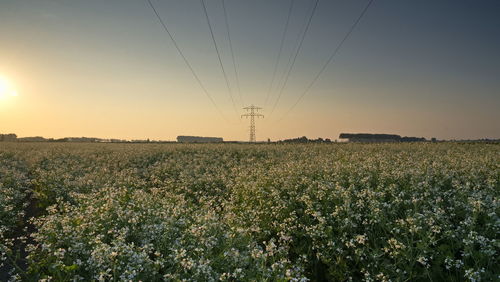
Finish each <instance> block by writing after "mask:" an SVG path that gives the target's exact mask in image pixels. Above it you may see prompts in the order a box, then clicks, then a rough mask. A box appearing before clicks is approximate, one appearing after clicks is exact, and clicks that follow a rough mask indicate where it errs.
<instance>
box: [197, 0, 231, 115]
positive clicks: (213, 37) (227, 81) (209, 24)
mask: <svg viewBox="0 0 500 282" xmlns="http://www.w3.org/2000/svg"><path fill="white" fill-rule="evenodd" d="M200 1H201V4H202V5H203V11H204V12H205V17H206V18H207V24H208V28H209V29H210V35H211V36H212V41H213V43H214V46H215V51H216V52H217V58H219V65H220V68H221V70H222V74H223V75H224V79H225V80H226V86H227V90H228V93H229V97H230V98H231V103H232V104H233V108H234V111H235V112H236V113H238V110H236V104H234V99H233V94H232V91H231V86H230V85H229V79H228V78H227V74H226V70H225V69H224V64H223V63H222V59H221V56H220V52H219V47H217V41H216V40H215V36H214V31H213V29H212V24H211V23H210V18H209V17H208V12H207V7H206V5H205V0H200Z"/></svg>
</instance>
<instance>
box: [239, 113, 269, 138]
mask: <svg viewBox="0 0 500 282" xmlns="http://www.w3.org/2000/svg"><path fill="white" fill-rule="evenodd" d="M243 109H244V110H246V111H247V112H248V111H250V112H249V113H246V114H244V115H241V117H242V118H243V117H246V118H248V117H250V142H255V117H257V118H260V117H262V118H264V115H261V114H259V113H258V111H259V110H261V109H262V108H259V107H256V106H254V105H251V106H250V107H245V108H243Z"/></svg>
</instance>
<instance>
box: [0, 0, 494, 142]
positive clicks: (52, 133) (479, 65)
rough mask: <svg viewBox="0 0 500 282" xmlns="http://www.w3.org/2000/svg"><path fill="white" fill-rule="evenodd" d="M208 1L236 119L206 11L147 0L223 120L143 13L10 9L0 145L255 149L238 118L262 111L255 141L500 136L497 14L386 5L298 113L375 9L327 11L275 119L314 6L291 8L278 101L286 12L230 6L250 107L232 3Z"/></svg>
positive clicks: (51, 3)
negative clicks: (190, 141)
mask: <svg viewBox="0 0 500 282" xmlns="http://www.w3.org/2000/svg"><path fill="white" fill-rule="evenodd" d="M205 2H206V4H207V11H208V16H209V18H210V21H211V23H212V25H213V30H214V37H215V39H216V41H217V44H218V47H219V48H220V52H221V57H222V62H223V65H224V68H225V71H226V73H227V75H228V78H229V83H230V88H231V89H232V95H233V99H234V102H235V104H236V108H237V111H235V109H234V107H233V105H232V102H231V99H230V95H229V94H228V89H227V86H226V83H225V80H224V76H223V75H222V72H221V69H220V67H219V62H218V58H217V54H216V52H215V49H214V46H213V42H212V38H211V35H210V30H209V28H208V25H207V22H206V18H205V14H204V11H203V6H202V4H201V2H200V1H199V0H189V1H185V0H184V1H180V0H178V1H156V0H152V3H153V4H154V5H155V7H156V9H157V11H158V12H159V14H160V15H161V17H162V18H163V20H164V21H165V23H166V24H167V26H168V28H169V30H170V31H171V32H172V34H173V36H174V38H175V40H176V41H177V43H178V44H179V47H180V48H181V50H182V51H183V52H184V54H185V55H186V58H187V59H188V61H189V62H190V63H191V64H192V67H193V69H194V70H195V72H196V73H197V75H198V76H199V78H200V80H201V81H202V83H203V84H204V85H205V87H206V88H207V90H208V92H209V93H210V95H211V96H212V97H213V100H214V101H215V103H216V104H217V106H218V107H219V108H220V110H221V112H222V115H224V117H225V118H223V117H221V114H219V112H218V111H217V109H216V108H215V107H214V106H213V104H212V103H211V101H210V99H209V98H207V96H206V94H205V93H204V92H203V91H202V89H201V88H200V86H199V85H198V84H197V82H196V80H195V79H194V78H193V75H192V73H191V72H190V70H189V68H188V67H187V66H186V64H185V63H184V61H183V60H182V58H181V57H180V56H179V54H178V52H177V50H176V49H175V47H174V45H173V44H172V41H171V40H170V39H169V38H168V35H167V34H166V33H165V31H164V30H163V28H162V26H161V25H160V23H159V22H158V19H157V18H156V17H155V14H154V13H153V11H152V9H151V8H150V7H149V5H148V2H147V1H143V0H139V1H134V0H127V1H125V0H123V1H118V0H109V1H99V0H88V1H63V0H26V1H15V0H3V1H1V2H0V34H1V35H2V38H1V42H2V43H1V44H0V78H3V79H4V80H5V81H7V82H5V83H4V84H5V85H7V84H8V88H9V89H8V90H4V92H5V93H4V94H6V95H0V98H1V99H0V133H16V134H17V135H18V136H20V137H26V136H44V137H46V138H62V137H81V136H86V137H99V138H117V139H146V138H150V139H152V140H153V139H154V140H174V139H175V138H176V136H178V135H197V136H216V137H223V138H224V140H247V139H248V125H249V121H248V120H247V119H241V118H240V115H242V114H244V113H245V111H244V110H243V109H241V108H242V107H244V106H248V105H250V104H254V105H258V106H261V107H263V108H264V109H263V110H262V114H264V115H265V118H264V119H258V120H257V140H259V141H262V140H267V138H270V139H271V140H278V139H287V138H295V137H299V136H307V137H309V138H317V137H322V138H330V139H332V140H334V139H338V135H339V133H341V132H353V133H355V132H358V133H361V132H363V133H391V134H399V135H402V136H417V137H426V138H428V139H430V138H432V137H435V138H438V139H479V138H492V139H497V138H500V123H499V122H498V121H499V120H500V111H499V109H500V95H499V94H500V79H498V74H499V73H500V54H499V51H498V50H500V29H499V28H498V27H499V26H500V2H498V1H493V0H486V1H452V0H448V1H438V2H437V1H430V0H426V1H411V2H410V1H404V2H403V1H396V0H375V1H374V2H373V4H372V5H371V6H370V8H369V9H368V10H367V12H366V14H365V15H364V17H363V18H362V19H361V21H360V22H359V24H358V25H357V27H356V28H355V30H354V31H353V32H352V34H351V36H350V37H349V38H348V39H347V41H346V42H345V43H344V45H343V46H342V48H341V49H340V51H339V53H338V54H337V55H336V56H335V59H334V61H333V62H332V63H331V64H330V65H328V67H327V68H326V70H325V72H324V73H323V74H322V75H321V76H320V77H319V79H318V80H317V82H316V83H315V84H314V85H313V87H312V88H311V90H310V91H309V92H308V93H307V94H306V95H305V96H304V98H303V100H301V102H300V103H299V104H297V106H296V107H295V108H293V110H292V111H290V113H289V114H288V115H285V114H286V113H287V112H288V111H289V110H290V108H291V106H292V105H294V104H295V103H296V101H297V99H298V98H299V96H300V95H301V93H303V91H304V90H305V89H306V88H307V85H308V84H309V83H310V82H311V81H312V80H313V78H314V76H315V75H316V73H317V72H318V71H319V70H320V69H321V67H322V65H323V63H324V62H325V60H327V59H328V57H329V56H330V54H331V52H332V51H333V50H334V49H335V48H336V46H337V45H338V43H339V42H340V41H341V40H342V38H343V37H344V36H345V34H346V33H347V32H348V30H349V28H350V27H351V25H352V24H353V22H354V21H355V20H356V18H357V17H358V16H359V15H360V13H361V11H362V10H363V9H364V7H365V6H366V4H367V3H368V1H367V0H356V1H347V0H342V1H325V0H323V1H319V4H318V8H317V10H316V13H315V14H314V17H313V18H312V21H311V24H310V27H309V29H308V32H307V34H306V36H305V38H304V42H303V45H302V49H301V50H300V52H299V53H298V56H297V60H296V63H295V65H294V67H293V69H292V71H291V74H290V77H289V80H288V83H287V84H286V87H285V88H284V91H283V94H282V96H281V99H280V100H279V103H277V107H276V110H275V111H274V112H273V113H272V114H271V113H270V112H271V109H272V108H273V105H274V103H275V101H276V99H277V97H278V95H279V89H280V87H281V85H282V84H283V82H284V79H283V78H284V74H285V73H286V71H287V64H288V62H289V59H290V56H291V55H293V54H294V48H296V46H297V44H298V42H299V34H300V32H301V30H303V28H304V26H305V24H306V22H307V17H308V15H309V13H310V11H311V8H312V5H313V4H314V3H315V1H314V0H311V1H298V0H296V1H294V8H293V10H292V13H291V17H290V22H289V27H288V32H287V35H286V37H285V41H284V43H285V44H284V47H283V50H282V53H281V58H280V61H279V64H278V69H277V74H276V80H275V83H274V87H273V88H272V91H271V92H270V93H271V96H270V99H269V101H268V102H267V103H266V96H267V93H268V89H269V87H270V83H271V78H272V75H273V70H274V66H275V63H276V60H277V57H278V51H279V47H280V41H281V36H282V33H283V30H284V28H285V22H286V19H287V14H288V9H289V6H290V1H289V0H274V1H264V0H258V1H243V0H234V1H226V2H225V3H226V8H227V16H228V22H229V28H230V36H231V41H232V44H233V49H234V57H235V63H236V69H237V73H238V77H239V82H240V88H241V99H240V93H239V91H238V85H237V80H236V76H235V73H234V69H233V61H232V56H231V53H230V49H229V44H228V43H229V42H228V37H227V30H226V25H225V21H224V13H223V6H222V2H221V1H219V0H217V1H209V0H206V1H205ZM0 86H2V85H0ZM4 88H5V89H7V86H5V87H4ZM8 91H10V92H8ZM0 92H2V89H1V88H0ZM8 93H10V94H12V95H7V94H8ZM0 94H2V93H0ZM14 94H17V95H14Z"/></svg>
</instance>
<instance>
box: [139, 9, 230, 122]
mask: <svg viewBox="0 0 500 282" xmlns="http://www.w3.org/2000/svg"><path fill="white" fill-rule="evenodd" d="M146 1H147V2H148V3H149V6H150V7H151V9H152V10H153V12H154V14H155V15H156V18H157V19H158V21H159V22H160V24H161V25H162V27H163V29H164V30H165V31H166V32H167V34H168V36H169V37H170V40H171V41H172V43H173V44H174V46H175V49H177V52H178V53H179V55H180V56H181V57H182V59H183V60H184V63H186V65H187V66H188V68H189V70H190V71H191V73H192V74H193V76H194V78H195V79H196V81H197V82H198V84H199V85H200V87H201V89H202V90H203V92H204V93H205V95H207V97H208V99H210V102H212V104H213V105H214V107H215V109H216V110H217V111H218V112H219V114H220V115H221V116H222V118H223V119H224V120H225V121H226V122H227V121H228V120H227V119H226V117H225V116H224V114H223V113H222V111H221V110H220V108H219V107H218V106H217V104H216V103H215V100H214V99H213V98H212V96H211V95H210V93H209V92H208V91H207V89H206V88H205V85H203V83H202V82H201V80H200V78H199V77H198V75H197V74H196V72H195V71H194V69H193V67H192V66H191V64H190V63H189V61H188V59H187V58H186V56H185V55H184V53H183V52H182V50H181V48H180V47H179V45H178V44H177V42H176V41H175V39H174V37H173V35H172V34H171V33H170V31H169V30H168V28H167V25H166V23H165V22H164V21H163V19H162V18H161V16H160V14H159V13H158V11H156V8H155V7H154V5H153V3H151V0H146Z"/></svg>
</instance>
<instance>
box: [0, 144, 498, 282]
mask: <svg viewBox="0 0 500 282" xmlns="http://www.w3.org/2000/svg"><path fill="white" fill-rule="evenodd" d="M499 194H500V146H499V145H497V144H458V143H420V144H329V145H320V144H318V145H276V144H269V145H248V144H207V145H201V144H192V145H188V144H64V143H58V144H57V143H40V144H29V143H3V144H0V264H1V265H2V267H1V268H0V269H1V270H2V271H4V272H5V273H4V274H3V276H2V277H3V279H12V280H24V281H36V280H45V281H49V280H54V281H68V280H76V281H78V280H85V281H87V280H113V281H115V280H132V281H139V280H142V281H164V280H166V281H181V280H183V281H217V280H230V281H289V280H291V281H309V280H311V281H346V280H354V281H360V280H363V281H428V280H434V281H498V280H499V279H500V261H499V259H498V257H499V249H500V243H499V234H500V232H499V231H500V220H499V197H498V196H499ZM33 207H34V208H33ZM7 272H8V273H7ZM0 280H1V278H0Z"/></svg>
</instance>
